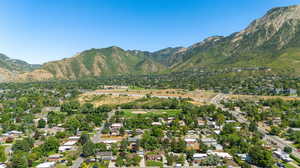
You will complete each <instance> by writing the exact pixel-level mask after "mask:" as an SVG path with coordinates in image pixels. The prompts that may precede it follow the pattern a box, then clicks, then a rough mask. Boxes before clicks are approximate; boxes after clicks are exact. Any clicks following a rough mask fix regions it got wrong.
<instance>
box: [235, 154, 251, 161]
mask: <svg viewBox="0 0 300 168" xmlns="http://www.w3.org/2000/svg"><path fill="white" fill-rule="evenodd" d="M237 156H238V157H240V158H241V160H242V161H248V160H249V156H248V155H247V154H245V153H243V154H237Z"/></svg>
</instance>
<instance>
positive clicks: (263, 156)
mask: <svg viewBox="0 0 300 168" xmlns="http://www.w3.org/2000/svg"><path fill="white" fill-rule="evenodd" d="M249 156H250V157H251V160H252V162H253V164H255V165H257V166H260V167H266V168H271V167H272V166H273V165H274V159H273V157H272V152H270V151H268V150H266V149H264V148H263V147H261V146H258V145H256V146H254V147H252V148H251V149H250V151H249Z"/></svg>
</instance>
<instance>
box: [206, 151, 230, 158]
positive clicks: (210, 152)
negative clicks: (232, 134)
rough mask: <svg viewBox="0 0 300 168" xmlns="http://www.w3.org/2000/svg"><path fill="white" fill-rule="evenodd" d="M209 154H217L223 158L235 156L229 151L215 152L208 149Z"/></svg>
mask: <svg viewBox="0 0 300 168" xmlns="http://www.w3.org/2000/svg"><path fill="white" fill-rule="evenodd" d="M207 153H208V154H209V155H215V156H218V157H220V158H222V159H232V158H233V157H232V156H231V155H230V154H229V153H226V152H213V151H208V152H207Z"/></svg>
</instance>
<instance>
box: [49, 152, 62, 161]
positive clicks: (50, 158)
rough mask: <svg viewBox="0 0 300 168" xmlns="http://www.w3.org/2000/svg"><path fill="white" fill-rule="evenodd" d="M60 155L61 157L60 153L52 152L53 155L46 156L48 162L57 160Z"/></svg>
mask: <svg viewBox="0 0 300 168" xmlns="http://www.w3.org/2000/svg"><path fill="white" fill-rule="evenodd" d="M62 157H63V155H62V154H53V155H50V156H48V161H49V162H58V161H59V160H60V159H61V158H62Z"/></svg>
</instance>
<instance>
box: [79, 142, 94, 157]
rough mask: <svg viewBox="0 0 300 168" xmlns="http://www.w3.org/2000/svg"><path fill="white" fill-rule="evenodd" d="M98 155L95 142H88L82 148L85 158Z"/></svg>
mask: <svg viewBox="0 0 300 168" xmlns="http://www.w3.org/2000/svg"><path fill="white" fill-rule="evenodd" d="M95 153H96V146H95V144H93V142H91V141H88V142H87V143H86V144H84V145H83V146H82V154H83V156H84V157H88V156H92V155H94V154H95Z"/></svg>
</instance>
